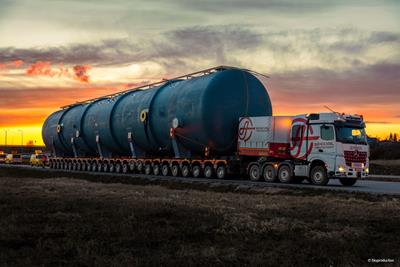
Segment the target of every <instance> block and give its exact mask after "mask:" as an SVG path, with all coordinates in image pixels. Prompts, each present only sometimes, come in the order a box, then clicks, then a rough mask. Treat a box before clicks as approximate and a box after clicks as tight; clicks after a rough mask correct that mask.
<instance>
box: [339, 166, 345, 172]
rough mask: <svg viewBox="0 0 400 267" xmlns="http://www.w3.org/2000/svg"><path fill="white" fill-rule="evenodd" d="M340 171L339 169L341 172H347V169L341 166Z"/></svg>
mask: <svg viewBox="0 0 400 267" xmlns="http://www.w3.org/2000/svg"><path fill="white" fill-rule="evenodd" d="M338 171H339V172H345V171H346V169H345V168H344V167H343V166H339V168H338Z"/></svg>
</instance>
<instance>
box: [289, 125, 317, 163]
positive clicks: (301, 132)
mask: <svg viewBox="0 0 400 267" xmlns="http://www.w3.org/2000/svg"><path fill="white" fill-rule="evenodd" d="M296 122H297V124H296V125H299V126H300V127H299V128H298V129H297V131H296V133H295V135H294V136H292V145H291V146H290V153H291V155H292V156H293V157H294V158H298V159H306V157H307V156H308V155H309V154H310V153H311V151H312V149H313V147H314V142H313V141H314V140H318V138H319V137H318V136H313V134H314V130H313V128H312V126H311V125H309V127H308V131H309V135H308V136H307V120H306V119H302V118H298V119H295V120H294V121H293V123H296ZM304 143H306V145H305V146H306V149H305V151H304V153H302V148H303V145H304Z"/></svg>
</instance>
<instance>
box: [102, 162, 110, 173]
mask: <svg viewBox="0 0 400 267" xmlns="http://www.w3.org/2000/svg"><path fill="white" fill-rule="evenodd" d="M108 170H109V169H108V164H107V163H104V164H103V172H108Z"/></svg>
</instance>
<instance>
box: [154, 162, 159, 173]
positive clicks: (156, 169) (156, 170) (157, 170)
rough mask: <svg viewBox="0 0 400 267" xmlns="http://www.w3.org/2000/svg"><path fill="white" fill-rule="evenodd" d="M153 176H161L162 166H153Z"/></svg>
mask: <svg viewBox="0 0 400 267" xmlns="http://www.w3.org/2000/svg"><path fill="white" fill-rule="evenodd" d="M153 174H154V175H159V174H160V165H158V164H154V166H153Z"/></svg>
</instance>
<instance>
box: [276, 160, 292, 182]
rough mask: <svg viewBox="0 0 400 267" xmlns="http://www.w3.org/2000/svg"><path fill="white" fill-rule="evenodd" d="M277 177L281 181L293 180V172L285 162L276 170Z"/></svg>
mask: <svg viewBox="0 0 400 267" xmlns="http://www.w3.org/2000/svg"><path fill="white" fill-rule="evenodd" d="M278 179H279V181H280V182H281V183H285V184H287V183H290V182H291V181H292V180H293V174H292V170H291V169H290V167H289V166H288V165H286V164H284V165H281V166H280V167H279V170H278Z"/></svg>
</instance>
